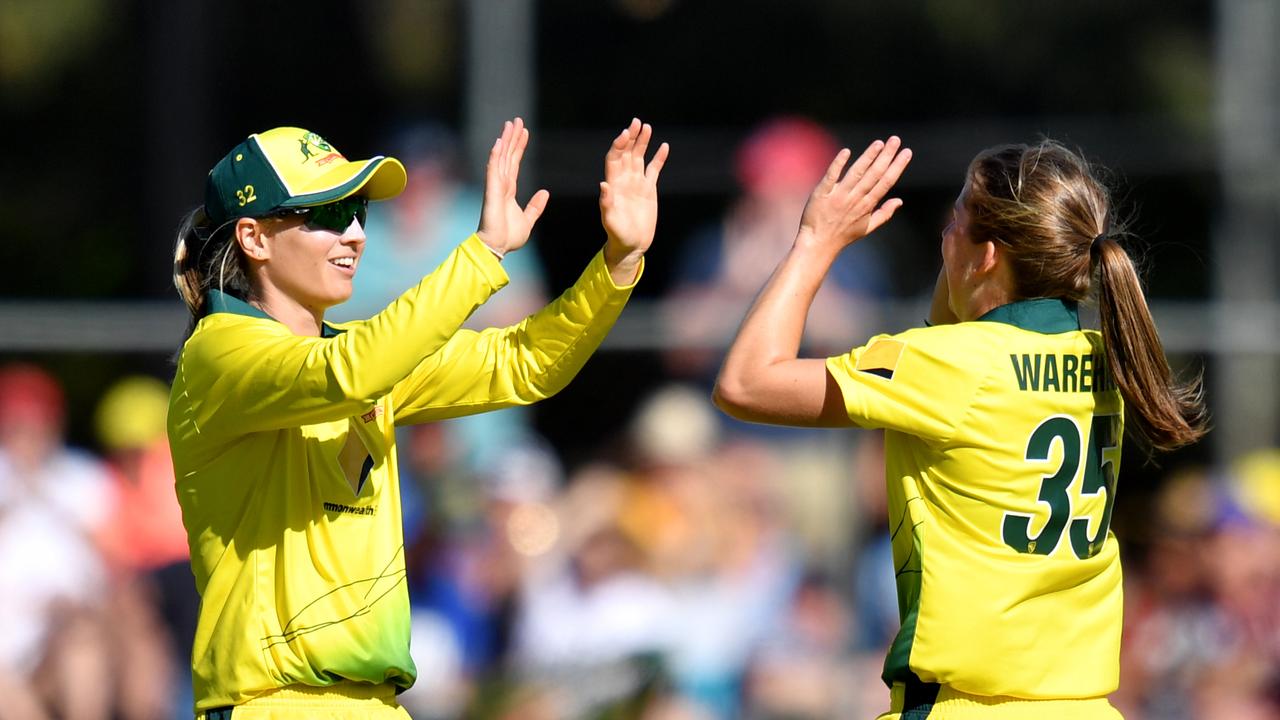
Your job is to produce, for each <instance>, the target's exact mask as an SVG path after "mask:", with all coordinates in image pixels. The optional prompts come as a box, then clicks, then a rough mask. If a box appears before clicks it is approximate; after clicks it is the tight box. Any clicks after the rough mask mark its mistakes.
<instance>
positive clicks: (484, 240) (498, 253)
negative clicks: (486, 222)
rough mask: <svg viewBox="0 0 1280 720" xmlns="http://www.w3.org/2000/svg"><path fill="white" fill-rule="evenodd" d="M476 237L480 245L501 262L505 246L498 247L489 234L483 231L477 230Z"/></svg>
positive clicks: (504, 253)
mask: <svg viewBox="0 0 1280 720" xmlns="http://www.w3.org/2000/svg"><path fill="white" fill-rule="evenodd" d="M476 237H478V238H480V243H481V244H482V245H484V246H485V247H486V248H488V249H489V252H491V253H493V254H494V256H495V257H497V258H498V260H502V258H504V257H506V254H507V252H508V249H507V248H506V246H503V245H500V244H499V243H497V242H495V241H494V238H493V237H492V235H491V234H489V233H487V232H485V231H484V230H477V231H476Z"/></svg>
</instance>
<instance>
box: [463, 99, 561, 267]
mask: <svg viewBox="0 0 1280 720" xmlns="http://www.w3.org/2000/svg"><path fill="white" fill-rule="evenodd" d="M528 144H529V129H528V128H526V127H525V126H524V120H522V119H521V118H516V119H515V120H508V121H507V122H505V123H503V124H502V135H501V136H500V137H499V138H498V139H497V140H496V141H494V143H493V149H491V150H490V151H489V164H488V165H487V166H486V168H485V173H484V205H483V206H482V207H481V209H480V228H479V229H478V230H476V234H477V235H479V236H480V240H481V242H483V243H484V244H485V245H487V246H488V247H489V249H490V250H492V251H493V252H494V253H495V254H497V256H498V257H502V256H503V255H505V254H507V253H509V252H511V251H512V250H519V249H520V248H522V247H524V244H525V243H526V242H528V241H529V233H530V232H532V231H533V224H534V223H536V222H537V221H538V218H539V217H541V216H542V211H543V210H545V209H546V208H547V200H548V199H549V198H550V197H551V193H549V192H547V191H546V190H539V191H538V192H536V193H534V194H533V197H531V198H529V203H528V204H527V205H526V206H525V207H523V208H522V207H520V203H519V202H518V201H517V200H516V181H517V180H518V179H519V178H520V160H521V158H523V157H524V149H525V146H527V145H528Z"/></svg>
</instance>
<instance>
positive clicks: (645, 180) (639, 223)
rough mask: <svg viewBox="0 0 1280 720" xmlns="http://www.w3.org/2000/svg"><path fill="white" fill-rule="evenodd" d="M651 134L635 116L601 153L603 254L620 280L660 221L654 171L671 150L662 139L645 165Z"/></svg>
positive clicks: (636, 265) (633, 269)
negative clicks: (606, 240) (606, 151)
mask: <svg viewBox="0 0 1280 720" xmlns="http://www.w3.org/2000/svg"><path fill="white" fill-rule="evenodd" d="M652 137H653V127H652V126H651V125H649V124H647V123H643V124H642V123H641V122H640V121H639V120H638V119H633V120H632V121H631V125H629V126H628V127H627V128H626V129H625V130H623V131H622V132H621V133H619V134H618V137H616V138H614V140H613V144H612V145H611V146H610V147H609V152H608V153H606V154H605V156H604V182H602V183H600V221H601V223H602V224H603V225H604V229H605V232H606V233H607V234H608V236H609V239H608V242H607V243H606V244H605V250H604V256H605V262H606V263H607V264H608V266H609V271H610V272H611V273H612V274H613V275H614V279H615V280H619V281H620V282H623V283H625V282H630V280H631V279H632V278H634V276H635V272H636V271H637V270H638V269H639V267H640V258H641V257H643V255H644V253H645V251H646V250H648V249H649V245H651V244H652V243H653V235H654V231H655V229H656V228H657V225H658V175H659V174H660V173H661V172H662V166H663V165H664V164H665V163H666V162H667V155H668V154H669V153H670V151H671V148H670V146H669V145H667V144H666V143H662V145H660V146H659V147H658V150H657V152H655V153H654V154H653V159H652V160H650V161H649V164H648V165H647V166H646V165H645V161H644V156H645V152H646V151H647V150H648V149H649V140H650V139H651V138H652Z"/></svg>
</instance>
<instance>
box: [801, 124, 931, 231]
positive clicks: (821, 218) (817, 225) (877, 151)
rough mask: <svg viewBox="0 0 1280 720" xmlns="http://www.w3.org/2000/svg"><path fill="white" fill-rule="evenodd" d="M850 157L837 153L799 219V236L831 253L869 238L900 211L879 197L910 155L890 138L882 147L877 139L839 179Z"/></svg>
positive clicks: (844, 152)
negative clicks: (808, 238) (822, 246)
mask: <svg viewBox="0 0 1280 720" xmlns="http://www.w3.org/2000/svg"><path fill="white" fill-rule="evenodd" d="M851 155H852V153H851V152H850V151H849V149H848V148H845V149H843V150H841V151H840V152H839V153H837V154H836V157H835V159H834V160H832V161H831V165H830V167H828V168H827V174H826V175H825V176H823V178H822V180H820V181H819V182H818V185H817V187H815V188H814V189H813V193H811V194H810V195H809V201H808V203H806V204H805V207H804V215H803V216H802V217H801V219H800V234H801V236H806V235H807V236H809V237H810V238H812V239H813V240H816V241H817V242H819V243H820V244H821V245H824V246H834V247H833V249H835V250H839V249H840V248H843V247H844V246H846V245H850V244H852V243H854V242H857V241H858V240H861V239H862V238H864V237H866V236H867V235H869V234H871V233H872V232H874V231H875V230H876V229H877V228H879V227H880V226H881V225H884V224H885V223H886V222H888V221H889V218H891V217H893V213H894V212H896V211H897V209H898V208H900V207H902V200H900V199H898V198H890V199H889V200H884V196H885V195H886V194H888V192H889V190H890V189H891V188H892V187H893V185H894V183H896V182H898V178H899V177H901V176H902V171H903V170H905V169H906V167H907V163H909V162H911V150H910V149H907V148H903V147H902V141H901V140H900V139H898V137H897V136H893V137H890V138H889V140H888V141H887V142H882V141H880V140H876V141H875V142H873V143H871V145H869V146H867V149H866V150H864V151H863V152H862V155H861V156H859V157H858V159H857V160H855V161H854V163H853V165H851V166H849V170H848V172H845V173H844V177H843V178H842V177H840V173H841V171H843V170H844V168H845V165H846V164H847V163H848V162H849V157H850V156H851ZM882 200H883V202H881V201H882Z"/></svg>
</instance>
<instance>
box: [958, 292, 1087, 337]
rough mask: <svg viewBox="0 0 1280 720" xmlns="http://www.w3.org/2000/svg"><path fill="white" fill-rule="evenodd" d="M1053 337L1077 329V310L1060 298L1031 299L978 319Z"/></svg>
mask: <svg viewBox="0 0 1280 720" xmlns="http://www.w3.org/2000/svg"><path fill="white" fill-rule="evenodd" d="M978 320H979V321H980V322H999V323H1005V324H1006V325H1012V326H1014V327H1017V328H1022V329H1023V330H1030V331H1032V332H1038V333H1043V334H1045V335H1052V334H1056V333H1064V332H1071V331H1072V330H1079V329H1080V306H1079V304H1078V303H1076V302H1075V301H1074V300H1063V299H1062V298H1032V299H1030V300H1019V301H1018V302H1011V303H1009V304H1008V305H1001V306H1000V307H998V308H995V309H994V310H991V311H989V312H988V313H987V314H986V315H983V316H982V317H980V318H978Z"/></svg>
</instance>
